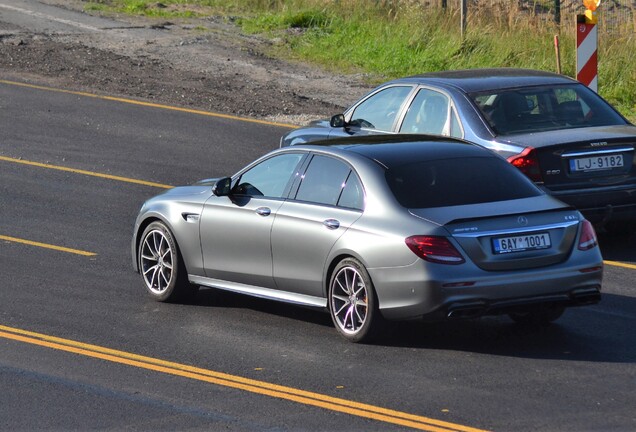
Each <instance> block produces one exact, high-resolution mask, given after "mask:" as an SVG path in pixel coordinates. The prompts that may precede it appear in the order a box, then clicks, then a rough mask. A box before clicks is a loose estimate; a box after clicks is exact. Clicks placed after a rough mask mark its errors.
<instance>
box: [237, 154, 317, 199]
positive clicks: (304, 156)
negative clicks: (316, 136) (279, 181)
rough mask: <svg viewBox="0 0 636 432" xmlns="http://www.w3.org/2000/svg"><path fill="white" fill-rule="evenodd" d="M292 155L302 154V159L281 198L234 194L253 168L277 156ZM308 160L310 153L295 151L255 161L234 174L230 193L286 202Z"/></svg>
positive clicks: (242, 195) (244, 195)
mask: <svg viewBox="0 0 636 432" xmlns="http://www.w3.org/2000/svg"><path fill="white" fill-rule="evenodd" d="M290 154H300V155H301V158H300V160H299V161H298V163H297V165H296V168H295V169H296V173H295V174H292V175H291V176H290V178H289V180H288V181H287V184H286V185H285V187H284V188H283V192H282V194H281V196H280V197H273V196H267V195H249V194H237V193H234V190H235V188H236V187H237V186H238V184H239V182H240V181H241V178H242V177H243V175H244V174H245V173H246V172H248V171H249V170H251V169H252V168H254V167H256V166H257V165H260V164H262V163H263V162H265V161H268V160H270V159H273V158H275V157H277V156H283V155H290ZM308 158H309V152H306V151H301V150H295V151H287V152H280V153H276V154H273V155H270V156H269V157H265V158H261V159H258V160H256V161H254V162H253V163H251V164H250V165H248V166H246V167H244V168H243V169H242V170H241V171H239V172H238V173H236V174H234V175H233V176H232V177H231V178H232V181H231V187H230V191H231V192H230V195H233V196H237V197H249V198H256V199H268V200H280V201H284V200H286V199H288V198H289V196H290V192H291V191H292V188H293V186H294V184H295V182H296V181H297V179H298V178H300V177H301V176H302V174H301V173H303V172H304V170H305V169H306V167H307V160H308Z"/></svg>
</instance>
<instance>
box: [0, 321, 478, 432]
mask: <svg viewBox="0 0 636 432" xmlns="http://www.w3.org/2000/svg"><path fill="white" fill-rule="evenodd" d="M0 337H2V338H5V339H11V340H15V341H19V342H24V343H28V344H32V345H38V346H43V347H47V348H52V349H56V350H60V351H65V352H70V353H75V354H78V355H83V356H87V357H92V358H98V359H102V360H105V361H110V362H114V363H119V364H125V365H128V366H133V367H137V368H142V369H147V370H152V371H156V372H162V373H166V374H170V375H175V376H180V377H185V378H190V379H194V380H197V381H202V382H207V383H211V384H216V385H220V386H224V387H231V388H235V389H239V390H244V391H247V392H251V393H257V394H260V395H265V396H270V397H274V398H278V399H284V400H289V401H293V402H297V403H300V404H303V405H310V406H315V407H319V408H324V409H327V410H331V411H337V412H341V413H345V414H350V415H353V416H358V417H363V418H367V419H372V420H376V421H381V422H385V423H390V424H395V425H399V426H405V427H410V428H413V429H419V430H423V431H430V432H450V431H457V432H484V431H483V430H481V429H475V428H472V427H468V426H462V425H458V424H454V423H449V422H445V421H441V420H435V419H432V418H428V417H422V416H418V415H414V414H408V413H405V412H401V411H394V410H390V409H387V408H382V407H377V406H374V405H367V404H363V403H359V402H354V401H349V400H346V399H340V398H336V397H332V396H327V395H323V394H320V393H313V392H308V391H304V390H300V389H295V388H293V387H286V386H281V385H277V384H270V383H268V382H265V381H258V380H253V379H249V378H243V377H240V376H237V375H230V374H226V373H222V372H215V371H213V370H208V369H201V368H197V367H193V366H188V365H184V364H180V363H173V362H169V361H165V360H160V359H156V358H152V357H145V356H141V355H137V354H133V353H128V352H124V351H117V350H113V349H110V348H105V347H101V346H97V345H90V344H85V343H81V342H77V341H73V340H69V339H62V338H58V337H55V336H48V335H45V334H41V333H34V332H30V331H27V330H21V329H17V328H12V327H7V326H3V325H0Z"/></svg>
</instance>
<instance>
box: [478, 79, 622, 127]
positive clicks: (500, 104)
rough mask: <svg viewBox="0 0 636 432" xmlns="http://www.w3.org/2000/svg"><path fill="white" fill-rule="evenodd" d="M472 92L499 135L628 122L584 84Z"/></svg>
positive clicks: (488, 121)
mask: <svg viewBox="0 0 636 432" xmlns="http://www.w3.org/2000/svg"><path fill="white" fill-rule="evenodd" d="M469 96H470V98H471V99H472V100H473V102H474V103H475V105H476V106H477V107H478V109H479V111H481V114H482V117H483V118H484V119H485V120H486V122H487V123H488V124H489V125H490V127H491V129H492V130H493V131H494V132H495V133H496V134H498V135H512V134H516V133H534V132H543V131H549V130H556V129H571V128H580V127H593V126H612V125H624V124H626V123H625V120H624V119H623V118H621V116H620V115H619V114H618V113H617V112H616V111H615V110H614V109H612V107H610V106H609V105H608V104H607V103H606V102H605V101H604V100H603V99H601V98H600V97H599V96H598V95H597V94H596V93H594V92H593V91H592V90H590V89H589V88H587V87H586V86H584V85H582V84H572V85H559V86H535V87H528V88H517V89H504V90H497V91H487V92H480V93H473V94H470V95H469Z"/></svg>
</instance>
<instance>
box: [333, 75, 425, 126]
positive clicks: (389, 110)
mask: <svg viewBox="0 0 636 432" xmlns="http://www.w3.org/2000/svg"><path fill="white" fill-rule="evenodd" d="M413 88H414V86H412V85H391V86H387V87H384V88H381V89H380V90H378V91H376V92H375V93H373V94H372V95H370V96H369V97H367V98H366V99H364V100H362V101H361V102H359V103H358V104H357V105H355V106H354V107H353V108H351V109H350V110H349V112H347V113H346V114H345V120H346V124H345V126H344V127H342V128H334V129H333V130H332V131H331V133H330V135H329V136H330V137H337V136H349V135H370V134H377V133H391V132H393V131H394V129H395V122H396V120H397V119H398V118H399V117H400V114H401V112H402V110H403V109H404V107H405V105H406V101H407V100H408V98H409V95H410V94H411V92H412V91H413Z"/></svg>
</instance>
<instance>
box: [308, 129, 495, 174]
mask: <svg viewBox="0 0 636 432" xmlns="http://www.w3.org/2000/svg"><path fill="white" fill-rule="evenodd" d="M297 147H309V148H311V147H320V148H323V149H332V150H333V153H339V154H342V153H355V154H358V155H361V156H364V157H366V158H368V159H371V160H374V161H376V162H378V163H380V164H382V165H383V166H385V167H386V168H388V169H390V168H391V167H394V166H400V165H404V164H405V163H409V162H415V161H423V160H435V159H448V158H465V157H497V156H496V155H495V154H494V153H492V152H491V151H489V150H486V149H484V148H483V147H480V146H478V145H476V144H472V143H469V142H467V141H463V140H459V139H454V138H449V137H442V136H433V135H431V136H427V135H409V134H396V135H365V136H361V137H346V138H335V139H329V140H323V141H315V142H312V143H311V144H308V145H301V146H297Z"/></svg>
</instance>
